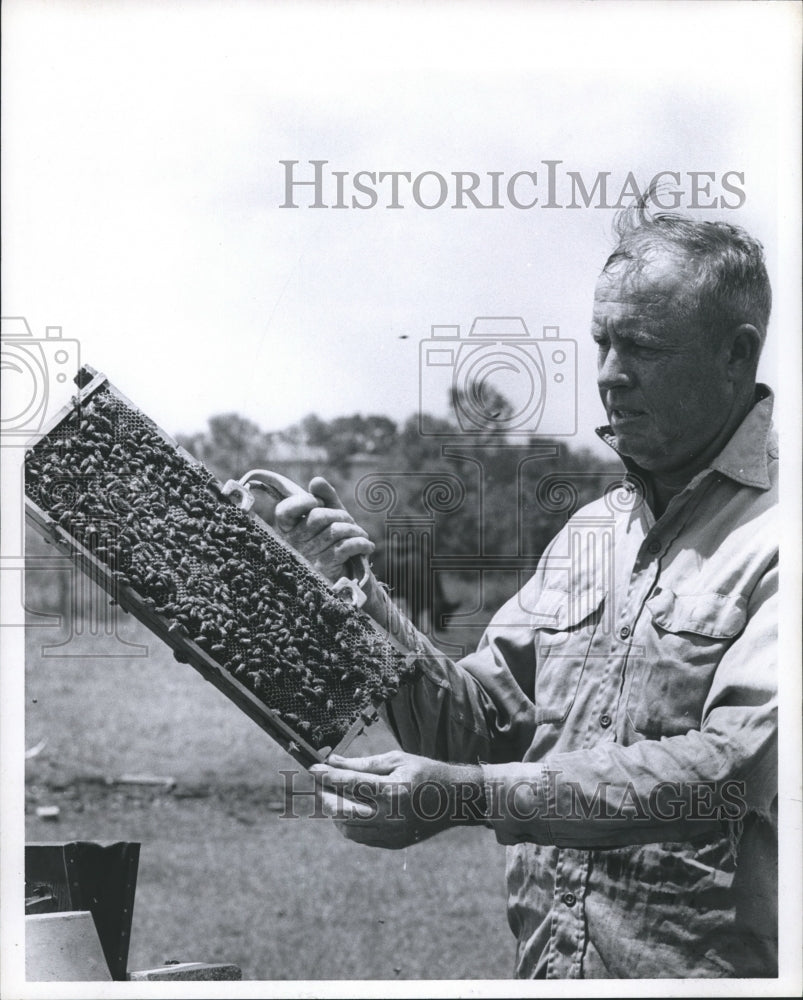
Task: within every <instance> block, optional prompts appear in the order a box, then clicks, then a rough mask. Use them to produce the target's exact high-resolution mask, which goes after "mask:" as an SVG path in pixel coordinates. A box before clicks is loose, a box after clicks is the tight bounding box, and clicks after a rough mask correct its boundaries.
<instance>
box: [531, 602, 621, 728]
mask: <svg viewBox="0 0 803 1000" xmlns="http://www.w3.org/2000/svg"><path fill="white" fill-rule="evenodd" d="M604 602H605V591H604V590H603V591H601V590H599V589H591V590H588V591H581V592H579V593H567V592H566V591H563V590H543V591H542V592H541V594H540V595H539V597H538V601H537V602H536V605H535V608H534V612H533V614H534V619H535V620H534V622H533V632H534V636H533V643H534V648H535V721H536V723H542V722H553V723H555V722H563V721H564V720H565V719H566V717H567V716H568V714H569V712H570V711H571V707H572V705H573V704H574V701H575V698H576V696H577V691H578V689H579V687H580V681H581V679H582V676H583V671H584V669H585V664H586V660H587V658H588V651H589V648H590V646H591V642H592V640H593V638H594V634H595V632H596V630H597V628H598V626H599V623H600V619H601V617H602V607H603V604H604Z"/></svg>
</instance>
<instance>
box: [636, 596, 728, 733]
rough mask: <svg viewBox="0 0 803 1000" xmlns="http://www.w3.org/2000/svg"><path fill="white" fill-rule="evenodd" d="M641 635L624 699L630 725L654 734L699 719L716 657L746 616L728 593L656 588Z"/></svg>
mask: <svg viewBox="0 0 803 1000" xmlns="http://www.w3.org/2000/svg"><path fill="white" fill-rule="evenodd" d="M645 608H646V612H647V614H648V615H649V616H650V621H649V623H648V625H647V629H648V631H647V632H646V633H645V632H644V631H643V630H641V629H638V630H637V631H636V644H637V645H638V643H639V640H640V639H641V638H642V636H643V637H644V640H645V645H644V649H643V651H642V652H641V653H640V654H637V655H638V656H639V657H640V661H641V662H640V663H639V660H638V659H637V660H634V668H635V672H634V677H633V683H632V686H631V689H630V694H629V697H628V705H627V715H628V719H629V720H630V724H631V725H632V726H633V728H634V729H635V730H636V731H637V732H639V733H642V734H643V735H644V736H648V737H650V738H653V739H658V738H660V737H661V736H677V735H680V734H682V733H687V732H688V731H689V730H690V729H699V728H700V726H701V724H702V718H703V707H704V705H705V700H706V698H707V697H708V692H709V690H710V688H711V682H712V681H713V678H714V674H715V672H716V669H717V667H718V666H719V661H720V660H721V659H722V657H723V655H724V654H725V652H726V651H727V649H728V647H729V646H730V645H731V643H732V642H733V641H734V640H735V639H736V638H737V636H738V635H739V634H740V633H741V632H742V630H743V629H744V627H745V624H746V622H747V604H746V601H745V600H744V598H742V597H740V596H734V595H731V594H718V593H708V594H676V593H675V592H674V591H672V590H669V589H666V588H658V589H656V591H655V593H654V594H653V595H652V597H650V598H649V599H648V600H647V602H646V605H645Z"/></svg>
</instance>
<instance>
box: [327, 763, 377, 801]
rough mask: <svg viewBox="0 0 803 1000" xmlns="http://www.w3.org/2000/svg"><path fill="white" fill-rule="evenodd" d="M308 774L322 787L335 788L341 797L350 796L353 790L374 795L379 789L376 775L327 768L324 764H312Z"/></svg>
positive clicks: (345, 769) (346, 769)
mask: <svg viewBox="0 0 803 1000" xmlns="http://www.w3.org/2000/svg"><path fill="white" fill-rule="evenodd" d="M310 773H311V774H313V775H314V776H315V777H316V779H318V780H319V781H320V782H321V784H322V786H324V787H326V788H335V789H337V790H338V791H339V793H340V794H341V795H351V794H353V793H354V790H355V788H356V789H358V790H361V791H362V792H363V793H364V794H368V792H372V793H376V792H377V791H378V789H379V784H378V783H377V780H376V779H377V775H375V774H369V773H367V772H364V771H357V770H351V769H348V768H337V769H335V768H333V767H327V766H326V764H313V765H312V767H311V768H310Z"/></svg>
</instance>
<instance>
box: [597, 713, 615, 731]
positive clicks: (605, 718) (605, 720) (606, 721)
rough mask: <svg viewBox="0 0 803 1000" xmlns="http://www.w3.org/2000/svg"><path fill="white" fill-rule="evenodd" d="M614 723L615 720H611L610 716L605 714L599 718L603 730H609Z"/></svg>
mask: <svg viewBox="0 0 803 1000" xmlns="http://www.w3.org/2000/svg"><path fill="white" fill-rule="evenodd" d="M612 721H613V720H612V719H611V717H610V715H608V714H603V715H601V716H600V717H599V724H600V725H601V726H602V728H603V729H607V728H608V726H610V724H611V722H612Z"/></svg>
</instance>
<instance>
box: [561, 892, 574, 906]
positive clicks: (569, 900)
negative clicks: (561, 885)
mask: <svg viewBox="0 0 803 1000" xmlns="http://www.w3.org/2000/svg"><path fill="white" fill-rule="evenodd" d="M562 899H563V902H564V903H565V904H566V905H567V906H574V904H575V903H576V902H577V896H575V894H574V893H573V892H564V894H563V896H562Z"/></svg>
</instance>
